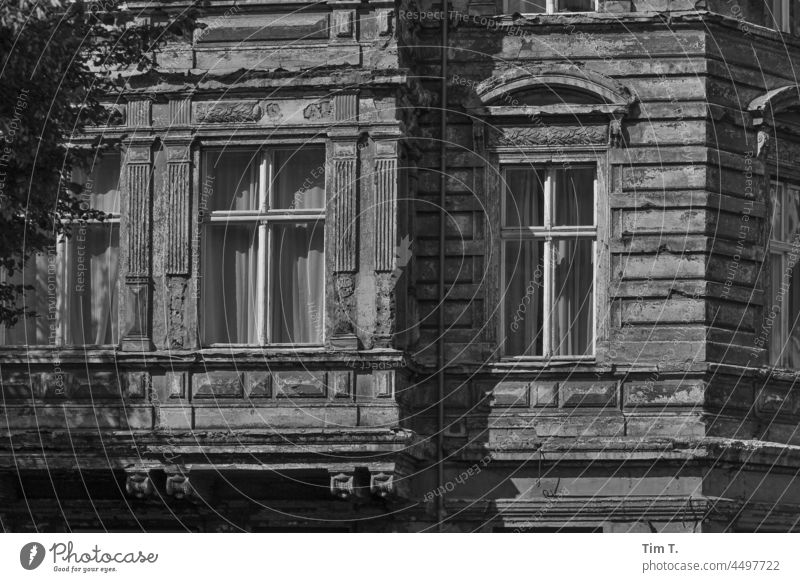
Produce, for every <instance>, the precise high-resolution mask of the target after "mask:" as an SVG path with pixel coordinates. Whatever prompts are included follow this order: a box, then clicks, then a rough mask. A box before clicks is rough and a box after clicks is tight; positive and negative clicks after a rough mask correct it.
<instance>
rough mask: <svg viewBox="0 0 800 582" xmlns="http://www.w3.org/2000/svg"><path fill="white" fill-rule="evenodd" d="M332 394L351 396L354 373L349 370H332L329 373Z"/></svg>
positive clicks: (344, 396)
mask: <svg viewBox="0 0 800 582" xmlns="http://www.w3.org/2000/svg"><path fill="white" fill-rule="evenodd" d="M328 377H329V382H330V388H331V395H332V396H333V397H334V398H349V397H350V396H352V394H353V374H352V373H351V372H348V371H341V370H337V371H331V372H329V373H328Z"/></svg>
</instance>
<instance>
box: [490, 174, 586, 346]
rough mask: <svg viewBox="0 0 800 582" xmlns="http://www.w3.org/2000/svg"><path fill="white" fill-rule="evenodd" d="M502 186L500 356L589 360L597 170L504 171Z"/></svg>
mask: <svg viewBox="0 0 800 582" xmlns="http://www.w3.org/2000/svg"><path fill="white" fill-rule="evenodd" d="M503 183H504V188H505V193H504V195H503V205H502V206H503V208H502V211H501V212H502V216H503V226H502V229H501V239H502V241H501V245H502V249H501V253H502V258H501V261H502V272H503V273H502V277H503V281H504V284H505V292H504V294H503V324H502V327H503V331H504V333H503V340H504V342H503V346H504V353H505V355H507V356H529V357H537V356H538V357H548V358H551V357H556V358H557V357H568V358H570V359H574V358H575V357H580V356H592V355H593V353H594V336H595V333H594V322H595V301H594V280H595V253H596V248H595V241H596V240H597V227H596V223H597V219H596V210H595V200H596V199H597V195H596V190H597V180H596V166H588V165H587V166H569V165H564V166H531V165H527V166H522V165H520V166H517V165H513V166H512V165H509V166H505V167H504V168H503ZM548 257H549V260H548V259H547V258H548Z"/></svg>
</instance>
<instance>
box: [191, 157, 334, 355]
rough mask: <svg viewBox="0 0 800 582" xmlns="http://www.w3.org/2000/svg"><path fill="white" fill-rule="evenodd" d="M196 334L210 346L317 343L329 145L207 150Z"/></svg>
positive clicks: (320, 323)
mask: <svg viewBox="0 0 800 582" xmlns="http://www.w3.org/2000/svg"><path fill="white" fill-rule="evenodd" d="M201 196H202V201H201V208H204V209H205V208H207V209H208V218H207V219H206V220H205V225H204V235H203V236H204V246H203V253H202V254H203V265H202V269H203V274H202V278H201V281H202V284H201V298H202V304H203V306H202V314H203V315H202V321H201V336H202V341H203V343H204V344H205V345H213V344H246V345H263V344H293V345H294V344H320V343H321V342H322V340H323V322H324V317H323V313H324V293H325V255H324V222H325V150H324V148H322V147H309V146H303V147H300V148H269V149H231V148H227V149H220V150H209V151H206V152H204V154H203V185H202V194H201Z"/></svg>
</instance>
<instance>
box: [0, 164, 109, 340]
mask: <svg viewBox="0 0 800 582" xmlns="http://www.w3.org/2000/svg"><path fill="white" fill-rule="evenodd" d="M119 170H120V157H119V155H113V154H107V155H105V156H104V157H103V158H102V159H101V160H98V161H97V163H96V164H95V166H94V168H93V171H92V173H91V174H90V176H89V177H88V178H87V177H86V176H85V175H84V174H83V173H82V172H79V171H75V172H74V173H73V181H75V182H77V183H79V184H83V186H84V190H83V192H82V193H81V198H82V204H85V205H86V208H94V209H96V210H102V211H104V212H106V213H107V214H109V215H110V218H107V219H106V220H104V221H102V222H99V221H80V222H77V223H74V224H73V225H72V236H71V237H70V238H68V239H67V238H62V239H61V240H59V241H58V242H57V243H56V244H55V245H54V246H53V247H52V248H51V249H49V250H48V251H47V252H43V253H37V254H36V255H34V256H32V257H31V258H30V259H28V261H27V263H26V264H25V266H24V268H23V270H22V272H21V273H15V274H14V276H13V277H12V278H10V279H7V280H8V281H9V282H15V283H23V284H26V285H31V286H32V287H33V289H31V290H27V291H25V293H24V294H23V297H22V301H23V305H24V306H25V307H27V308H28V309H30V310H32V311H35V312H36V314H37V316H36V317H27V318H24V319H21V320H20V321H19V322H18V323H17V324H16V325H15V326H13V327H11V328H5V326H0V335H2V341H3V344H4V345H48V344H50V345H109V344H116V343H117V342H118V321H117V276H118V263H119V204H120V193H119V175H120V172H119Z"/></svg>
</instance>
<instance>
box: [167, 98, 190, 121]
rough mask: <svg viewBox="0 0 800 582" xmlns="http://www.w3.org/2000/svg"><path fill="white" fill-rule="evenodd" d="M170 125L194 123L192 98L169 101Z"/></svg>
mask: <svg viewBox="0 0 800 582" xmlns="http://www.w3.org/2000/svg"><path fill="white" fill-rule="evenodd" d="M169 123H170V126H174V125H190V124H191V123H192V98H191V97H178V98H176V99H170V100H169Z"/></svg>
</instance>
